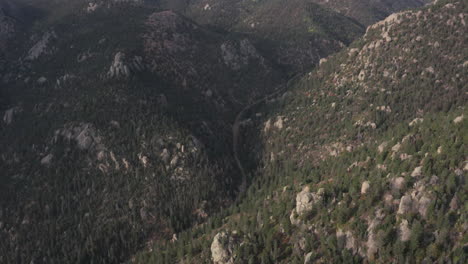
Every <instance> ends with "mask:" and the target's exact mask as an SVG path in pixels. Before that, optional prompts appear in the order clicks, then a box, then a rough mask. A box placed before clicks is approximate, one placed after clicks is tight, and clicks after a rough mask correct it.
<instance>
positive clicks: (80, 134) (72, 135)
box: [54, 123, 105, 151]
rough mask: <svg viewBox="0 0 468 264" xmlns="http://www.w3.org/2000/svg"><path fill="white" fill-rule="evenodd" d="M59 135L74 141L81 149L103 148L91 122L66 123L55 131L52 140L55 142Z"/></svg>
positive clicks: (96, 149)
mask: <svg viewBox="0 0 468 264" xmlns="http://www.w3.org/2000/svg"><path fill="white" fill-rule="evenodd" d="M59 137H62V138H64V139H66V140H68V141H74V142H75V143H76V145H77V146H78V148H79V149H81V150H94V151H99V150H103V149H105V147H104V145H103V144H102V138H101V137H100V136H99V135H98V133H97V131H96V129H95V128H94V126H93V125H92V124H88V123H80V124H76V125H67V126H65V128H63V129H59V130H56V131H55V136H54V142H57V140H58V139H59Z"/></svg>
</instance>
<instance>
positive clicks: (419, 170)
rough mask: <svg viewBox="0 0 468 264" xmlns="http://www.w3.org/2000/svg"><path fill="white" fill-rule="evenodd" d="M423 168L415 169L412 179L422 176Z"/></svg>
mask: <svg viewBox="0 0 468 264" xmlns="http://www.w3.org/2000/svg"><path fill="white" fill-rule="evenodd" d="M422 168H423V167H422V166H419V167H416V168H414V170H413V172H411V177H419V176H421V175H422Z"/></svg>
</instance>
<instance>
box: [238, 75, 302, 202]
mask: <svg viewBox="0 0 468 264" xmlns="http://www.w3.org/2000/svg"><path fill="white" fill-rule="evenodd" d="M301 76H302V74H297V75H295V76H294V77H293V78H291V79H290V80H289V81H288V82H287V83H286V84H284V85H281V86H280V88H278V89H276V91H275V92H273V93H271V94H269V95H267V96H265V97H263V98H261V99H258V100H257V101H255V102H253V103H252V104H250V105H248V106H246V107H244V109H242V110H241V111H240V112H239V113H238V114H237V116H236V120H235V121H234V124H233V125H232V151H233V153H234V159H235V160H236V164H237V167H238V168H239V171H240V172H241V174H242V184H241V186H240V188H239V193H240V194H242V193H244V192H245V191H246V189H247V173H246V171H245V168H244V166H242V162H241V161H240V159H239V144H240V143H239V134H240V131H239V130H240V123H241V121H242V120H243V119H244V115H245V113H246V112H247V111H249V110H250V109H252V108H253V107H255V106H257V105H259V104H261V103H263V102H265V101H267V100H269V99H271V98H273V97H275V96H278V95H279V94H281V93H283V92H286V91H287V90H288V88H289V87H290V85H291V83H292V82H294V81H295V80H296V79H298V78H299V77H301Z"/></svg>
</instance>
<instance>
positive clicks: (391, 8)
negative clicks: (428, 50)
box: [312, 0, 431, 26]
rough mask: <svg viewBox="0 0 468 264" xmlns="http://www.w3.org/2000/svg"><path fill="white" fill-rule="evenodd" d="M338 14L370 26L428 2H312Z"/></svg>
mask: <svg viewBox="0 0 468 264" xmlns="http://www.w3.org/2000/svg"><path fill="white" fill-rule="evenodd" d="M312 1H313V2H315V3H317V4H320V5H323V6H326V7H328V8H331V9H333V10H336V11H338V12H339V13H341V14H343V15H345V16H348V17H351V18H354V19H356V20H357V21H359V22H360V23H361V24H363V25H366V26H367V25H370V24H373V23H375V22H377V21H379V20H382V19H384V18H385V17H387V16H388V15H390V14H392V13H394V12H397V11H399V10H403V9H408V8H415V7H420V6H422V5H424V4H427V3H430V2H431V1H430V0H312Z"/></svg>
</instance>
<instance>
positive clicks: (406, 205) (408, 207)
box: [398, 194, 413, 214]
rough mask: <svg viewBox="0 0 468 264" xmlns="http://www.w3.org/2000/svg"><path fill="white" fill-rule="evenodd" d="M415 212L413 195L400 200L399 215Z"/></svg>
mask: <svg viewBox="0 0 468 264" xmlns="http://www.w3.org/2000/svg"><path fill="white" fill-rule="evenodd" d="M412 210H413V199H412V198H411V195H409V194H408V195H405V196H403V197H402V198H401V200H400V205H399V206H398V214H407V213H409V212H411V211H412Z"/></svg>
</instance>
